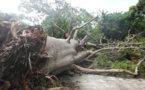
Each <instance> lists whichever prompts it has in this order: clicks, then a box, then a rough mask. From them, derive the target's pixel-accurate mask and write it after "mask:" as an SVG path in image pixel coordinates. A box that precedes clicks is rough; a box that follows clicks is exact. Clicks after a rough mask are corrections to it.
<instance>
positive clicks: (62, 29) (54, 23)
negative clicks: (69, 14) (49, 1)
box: [51, 21, 65, 33]
mask: <svg viewBox="0 0 145 90" xmlns="http://www.w3.org/2000/svg"><path fill="white" fill-rule="evenodd" d="M51 22H52V23H53V24H54V25H55V26H56V27H57V28H58V29H59V30H60V31H61V32H63V33H65V30H63V29H62V28H61V27H59V26H58V25H57V24H56V23H55V22H54V21H51Z"/></svg>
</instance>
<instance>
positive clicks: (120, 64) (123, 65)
mask: <svg viewBox="0 0 145 90" xmlns="http://www.w3.org/2000/svg"><path fill="white" fill-rule="evenodd" d="M135 66H136V64H133V63H132V62H131V61H128V60H122V61H116V62H115V63H113V65H112V66H111V68H114V69H126V70H130V71H132V72H134V70H135Z"/></svg>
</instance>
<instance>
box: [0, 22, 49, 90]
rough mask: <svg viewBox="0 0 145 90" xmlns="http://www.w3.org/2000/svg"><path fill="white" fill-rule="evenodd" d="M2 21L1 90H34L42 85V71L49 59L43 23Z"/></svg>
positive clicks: (0, 34) (0, 40)
mask: <svg viewBox="0 0 145 90" xmlns="http://www.w3.org/2000/svg"><path fill="white" fill-rule="evenodd" d="M9 26H10V27H8V26H5V25H4V24H3V23H1V24H0V42H1V43H0V78H1V80H0V90H8V89H10V90H34V88H35V87H36V86H41V80H42V78H41V79H40V77H44V75H43V74H39V72H38V71H39V70H40V69H41V67H43V66H44V65H45V64H46V62H48V60H49V57H48V54H47V52H46V51H45V45H46V38H47V35H46V34H45V33H44V31H43V28H42V27H41V26H40V25H37V26H25V25H23V26H20V25H18V23H17V22H12V23H10V25H9Z"/></svg>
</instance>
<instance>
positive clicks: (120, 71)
mask: <svg viewBox="0 0 145 90" xmlns="http://www.w3.org/2000/svg"><path fill="white" fill-rule="evenodd" d="M144 60H145V57H144V58H143V59H142V60H140V61H139V62H138V64H137V65H136V68H135V72H132V71H130V70H126V69H89V68H83V67H81V66H78V65H75V64H73V65H72V67H73V68H75V69H78V70H80V71H82V72H85V73H127V74H130V75H134V76H137V75H138V67H139V66H140V65H141V64H142V63H143V61H144Z"/></svg>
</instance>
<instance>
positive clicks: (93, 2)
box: [0, 0, 138, 13]
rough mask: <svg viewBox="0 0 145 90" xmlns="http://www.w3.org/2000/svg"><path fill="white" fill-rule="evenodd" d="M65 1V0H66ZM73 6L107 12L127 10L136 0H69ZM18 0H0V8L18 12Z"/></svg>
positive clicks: (90, 10)
mask: <svg viewBox="0 0 145 90" xmlns="http://www.w3.org/2000/svg"><path fill="white" fill-rule="evenodd" d="M66 1H67V0H66ZM69 2H70V3H71V4H72V6H74V7H80V8H84V9H86V10H87V11H89V12H97V11H98V10H105V11H109V12H118V11H119V12H120V11H128V9H129V7H130V6H132V5H135V4H136V3H137V2H138V0H69ZM19 4H20V0H0V10H1V11H3V12H8V13H19V11H18V6H19Z"/></svg>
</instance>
